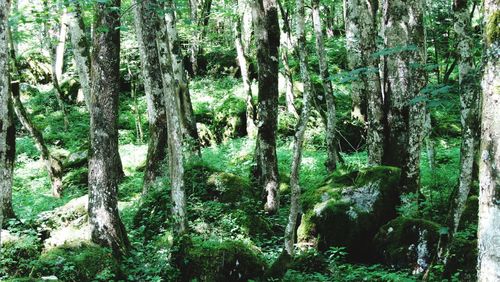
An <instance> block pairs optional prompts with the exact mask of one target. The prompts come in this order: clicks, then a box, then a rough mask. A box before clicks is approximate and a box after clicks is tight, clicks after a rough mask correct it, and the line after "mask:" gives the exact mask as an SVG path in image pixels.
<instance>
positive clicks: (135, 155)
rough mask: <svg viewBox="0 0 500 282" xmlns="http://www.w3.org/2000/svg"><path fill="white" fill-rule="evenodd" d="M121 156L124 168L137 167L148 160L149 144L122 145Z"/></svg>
mask: <svg viewBox="0 0 500 282" xmlns="http://www.w3.org/2000/svg"><path fill="white" fill-rule="evenodd" d="M119 150H120V157H121V159H122V164H123V168H124V169H128V170H131V169H136V168H137V167H139V166H141V165H143V164H144V163H145V161H146V155H147V153H148V145H134V144H126V145H121V146H120V149H119Z"/></svg>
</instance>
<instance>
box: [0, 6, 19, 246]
mask: <svg viewBox="0 0 500 282" xmlns="http://www.w3.org/2000/svg"><path fill="white" fill-rule="evenodd" d="M9 6H10V3H9V1H8V0H7V1H6V0H0V178H1V179H2V181H0V205H1V207H0V233H1V231H2V226H3V221H4V219H8V218H12V217H15V215H14V211H13V209H12V179H13V169H14V159H15V155H16V148H15V145H16V139H15V138H16V137H15V134H16V129H15V125H14V120H13V117H12V104H11V97H10V93H9V92H10V81H9V40H8V37H9V36H8V18H9V8H10V7H9ZM0 239H1V235H0ZM0 246H1V242H0Z"/></svg>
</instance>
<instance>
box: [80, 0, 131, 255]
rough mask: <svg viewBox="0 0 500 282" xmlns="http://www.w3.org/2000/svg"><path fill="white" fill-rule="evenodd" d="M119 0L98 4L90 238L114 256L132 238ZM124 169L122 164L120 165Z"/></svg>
mask: <svg viewBox="0 0 500 282" xmlns="http://www.w3.org/2000/svg"><path fill="white" fill-rule="evenodd" d="M119 7H120V0H111V1H109V2H107V3H106V4H104V3H96V4H95V13H96V14H95V34H94V36H93V54H92V72H91V73H92V82H93V83H92V91H91V103H92V106H91V111H90V141H91V147H90V154H89V207H88V209H89V222H90V226H91V234H92V241H93V242H94V243H96V244H98V245H101V246H106V247H110V248H111V249H112V250H113V253H114V254H115V256H121V255H123V254H125V253H127V252H128V248H129V241H128V238H127V233H126V231H125V226H124V225H123V223H122V221H121V219H120V216H119V213H118V205H117V204H118V199H117V194H118V179H119V178H120V175H118V174H119V173H120V172H119V171H118V169H117V164H118V163H120V164H121V161H120V155H119V154H118V124H117V116H118V95H119V90H120V88H119V87H120V30H119V29H118V27H119V26H120V14H119V12H118V11H119ZM120 169H121V167H120Z"/></svg>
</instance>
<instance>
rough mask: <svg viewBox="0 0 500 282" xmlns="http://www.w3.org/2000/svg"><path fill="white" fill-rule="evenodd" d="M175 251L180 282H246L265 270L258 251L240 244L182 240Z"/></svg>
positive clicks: (260, 275) (194, 239)
mask: <svg viewBox="0 0 500 282" xmlns="http://www.w3.org/2000/svg"><path fill="white" fill-rule="evenodd" d="M177 250H178V251H177V252H176V253H174V254H173V257H174V261H175V263H176V265H177V267H178V268H179V269H180V271H181V276H182V281H192V280H193V279H194V280H196V281H248V280H249V279H258V278H260V277H262V276H263V274H264V272H265V271H266V269H267V264H266V262H265V260H264V258H263V257H262V254H261V252H260V251H259V250H258V249H257V248H256V247H254V246H251V245H248V244H246V243H244V242H241V241H232V240H226V241H215V240H204V239H202V238H200V237H194V238H193V239H187V238H185V239H184V240H182V242H181V243H180V246H179V248H178V249H177Z"/></svg>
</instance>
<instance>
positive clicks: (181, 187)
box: [151, 0, 187, 234]
mask: <svg viewBox="0 0 500 282" xmlns="http://www.w3.org/2000/svg"><path fill="white" fill-rule="evenodd" d="M151 1H152V2H153V3H155V4H156V5H159V4H158V2H156V1H157V0H151ZM156 31H157V35H156V45H157V49H158V54H159V61H160V70H161V75H162V83H163V91H164V97H165V106H166V113H167V127H168V130H169V134H168V152H169V172H170V174H169V176H170V177H169V178H170V185H171V196H172V201H173V206H172V214H173V215H174V220H175V221H176V225H177V228H176V230H175V232H176V233H177V234H182V233H184V232H186V230H187V217H186V193H185V183H184V156H183V138H182V121H181V118H180V112H179V108H178V107H177V101H176V88H175V77H174V70H173V66H172V65H173V63H172V54H171V52H170V50H171V49H170V42H169V28H168V24H167V21H166V19H165V18H160V19H159V28H158V29H156Z"/></svg>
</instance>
